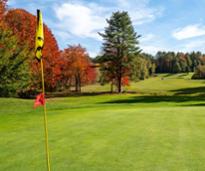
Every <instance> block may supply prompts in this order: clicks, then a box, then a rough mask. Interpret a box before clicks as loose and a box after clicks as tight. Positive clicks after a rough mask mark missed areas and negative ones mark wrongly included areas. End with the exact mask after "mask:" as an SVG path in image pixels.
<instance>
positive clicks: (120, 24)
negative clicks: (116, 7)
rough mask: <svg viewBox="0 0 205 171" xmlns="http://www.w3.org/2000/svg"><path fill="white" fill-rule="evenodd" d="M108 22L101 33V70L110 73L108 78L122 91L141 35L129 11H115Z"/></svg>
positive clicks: (137, 49) (136, 52) (137, 50)
mask: <svg viewBox="0 0 205 171" xmlns="http://www.w3.org/2000/svg"><path fill="white" fill-rule="evenodd" d="M107 23H108V27H106V28H105V32H104V33H100V35H101V36H102V37H103V40H104V43H103V55H102V58H101V70H102V69H103V70H104V71H103V72H104V73H106V74H108V73H109V74H108V75H109V76H110V78H109V79H108V80H109V81H111V82H112V83H113V81H115V82H116V85H117V89H118V90H117V91H118V92H119V93H120V92H121V91H122V89H121V86H122V78H123V77H125V76H128V75H129V72H130V71H129V70H130V69H131V63H132V59H133V58H134V57H136V55H137V54H138V53H139V47H137V45H138V44H139V42H138V40H137V39H138V38H139V37H140V36H139V35H137V33H136V32H135V31H134V28H133V26H132V22H131V20H130V17H129V15H128V13H127V12H119V11H118V12H115V13H113V14H112V16H111V18H110V19H108V20H107ZM106 77H107V76H106ZM112 83H111V84H112Z"/></svg>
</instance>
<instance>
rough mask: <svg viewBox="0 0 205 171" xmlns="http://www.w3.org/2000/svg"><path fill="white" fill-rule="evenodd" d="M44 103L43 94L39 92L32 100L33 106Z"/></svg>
mask: <svg viewBox="0 0 205 171" xmlns="http://www.w3.org/2000/svg"><path fill="white" fill-rule="evenodd" d="M44 104H45V98H44V94H43V93H40V94H39V95H37V96H36V100H35V102H34V106H33V107H34V108H36V107H38V106H44Z"/></svg>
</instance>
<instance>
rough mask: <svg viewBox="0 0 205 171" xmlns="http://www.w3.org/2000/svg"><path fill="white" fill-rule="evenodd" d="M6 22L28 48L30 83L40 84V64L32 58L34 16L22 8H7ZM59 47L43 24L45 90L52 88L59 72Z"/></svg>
mask: <svg viewBox="0 0 205 171" xmlns="http://www.w3.org/2000/svg"><path fill="white" fill-rule="evenodd" d="M5 22H6V24H7V25H8V26H9V27H10V28H11V29H12V31H13V32H14V33H15V34H16V35H17V36H18V38H19V39H20V40H21V41H20V42H21V43H22V44H24V45H25V44H27V45H28V46H29V49H30V52H31V53H30V64H31V73H32V78H33V79H32V83H34V84H35V85H39V86H40V84H39V83H40V78H41V77H40V66H39V64H38V62H37V61H35V60H34V55H35V54H34V47H35V33H36V17H35V16H34V15H32V14H30V13H29V12H27V11H25V10H23V9H12V10H9V11H8V12H7V14H6V16H5ZM59 57H60V52H59V48H58V45H57V42H56V39H55V37H54V36H53V34H52V32H51V30H50V29H49V28H48V27H47V26H46V25H45V24H44V48H43V60H44V67H45V69H44V70H45V83H46V89H47V90H50V91H52V90H54V89H55V88H56V86H57V82H58V81H59V79H60V74H61V68H60V65H61V61H60V60H59V59H60V58H59Z"/></svg>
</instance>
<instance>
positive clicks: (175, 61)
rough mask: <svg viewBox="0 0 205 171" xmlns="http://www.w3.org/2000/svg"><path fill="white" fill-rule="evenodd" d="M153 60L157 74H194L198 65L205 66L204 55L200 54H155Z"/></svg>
mask: <svg viewBox="0 0 205 171" xmlns="http://www.w3.org/2000/svg"><path fill="white" fill-rule="evenodd" d="M155 60H156V72H157V73H183V72H194V71H195V69H196V68H197V67H198V66H199V65H205V54H202V53H201V52H191V53H183V52H177V53H175V52H157V54H156V55H155Z"/></svg>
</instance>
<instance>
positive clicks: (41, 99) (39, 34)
mask: <svg viewBox="0 0 205 171" xmlns="http://www.w3.org/2000/svg"><path fill="white" fill-rule="evenodd" d="M43 44H44V36H43V17H42V14H41V11H40V10H37V26H36V45H35V56H36V58H37V59H38V61H39V62H40V64H41V80H42V93H41V94H39V95H38V96H37V97H36V100H35V103H34V107H37V106H43V107H44V131H45V150H46V160H47V170H48V171H50V170H51V168H50V154H49V146H48V126H47V125H48V123H47V122H48V121H47V111H46V103H45V84H44V72H43V60H42V56H43V55H42V49H43Z"/></svg>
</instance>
